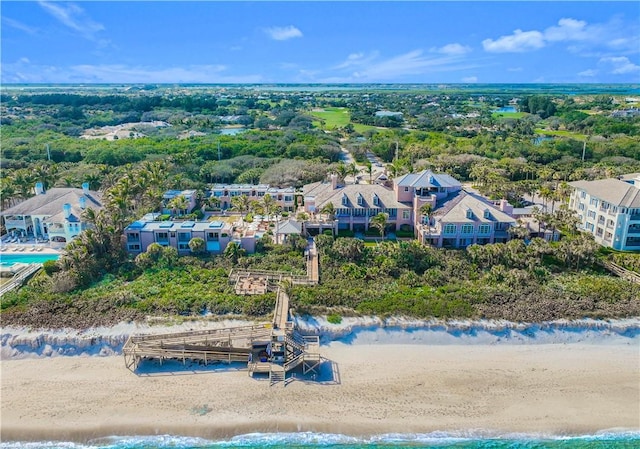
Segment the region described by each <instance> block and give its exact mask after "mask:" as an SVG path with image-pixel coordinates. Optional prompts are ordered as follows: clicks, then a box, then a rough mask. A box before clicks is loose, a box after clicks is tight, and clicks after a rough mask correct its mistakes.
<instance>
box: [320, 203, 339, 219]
mask: <svg viewBox="0 0 640 449" xmlns="http://www.w3.org/2000/svg"><path fill="white" fill-rule="evenodd" d="M320 213H322V214H326V215H328V216H329V220H331V221H333V220H335V218H336V207H335V206H334V205H333V203H327V204H325V205H324V206H322V209H320Z"/></svg>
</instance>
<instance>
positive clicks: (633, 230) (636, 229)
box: [627, 225, 640, 234]
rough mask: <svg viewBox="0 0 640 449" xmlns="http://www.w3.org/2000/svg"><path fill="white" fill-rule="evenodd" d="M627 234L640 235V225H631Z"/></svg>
mask: <svg viewBox="0 0 640 449" xmlns="http://www.w3.org/2000/svg"><path fill="white" fill-rule="evenodd" d="M627 232H628V233H629V234H640V225H631V226H629V230H628V231H627Z"/></svg>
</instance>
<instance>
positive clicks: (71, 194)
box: [2, 188, 103, 217]
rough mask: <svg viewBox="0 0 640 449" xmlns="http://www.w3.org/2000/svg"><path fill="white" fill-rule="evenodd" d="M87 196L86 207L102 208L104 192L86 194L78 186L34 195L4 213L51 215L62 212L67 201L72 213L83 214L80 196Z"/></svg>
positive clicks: (54, 189)
mask: <svg viewBox="0 0 640 449" xmlns="http://www.w3.org/2000/svg"><path fill="white" fill-rule="evenodd" d="M81 197H85V201H86V207H87V208H91V209H95V210H100V209H102V207H103V205H102V193H100V192H95V191H93V190H91V191H89V194H88V195H85V193H84V191H83V190H82V189H76V188H53V189H49V190H47V191H46V192H45V193H43V194H40V195H36V196H33V197H31V198H29V199H27V200H25V201H23V202H21V203H20V204H16V205H15V206H13V207H10V208H8V209H5V210H3V211H2V215H51V216H55V215H58V214H60V213H62V206H63V205H64V204H65V203H69V204H71V213H72V214H73V215H75V216H77V217H79V216H80V215H81V214H82V209H81V208H80V198H81Z"/></svg>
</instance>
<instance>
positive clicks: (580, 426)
mask: <svg viewBox="0 0 640 449" xmlns="http://www.w3.org/2000/svg"><path fill="white" fill-rule="evenodd" d="M321 349H322V354H323V355H324V356H325V357H326V358H328V359H330V360H332V361H333V362H335V366H336V371H337V373H338V375H336V377H335V378H334V379H333V382H328V383H326V384H318V383H311V382H309V383H303V382H301V381H294V382H291V383H289V384H288V385H287V386H286V387H283V386H282V384H279V385H275V386H271V387H270V386H269V384H268V381H265V380H254V379H252V378H250V377H248V375H247V372H246V371H235V370H233V371H232V370H225V371H206V372H203V373H198V374H185V373H178V372H173V373H168V372H162V371H158V372H155V373H152V374H153V375H144V376H141V375H136V374H134V373H132V372H130V371H128V370H127V369H126V368H125V366H124V361H123V358H122V357H121V356H110V357H52V358H39V359H22V360H3V361H2V362H0V369H1V374H2V381H1V383H2V396H1V412H2V414H1V427H0V429H1V432H2V433H1V436H2V440H3V441H7V440H49V439H57V440H76V441H83V440H88V439H92V438H98V437H102V436H109V435H156V434H173V435H190V436H200V437H205V438H224V437H229V436H232V435H237V434H244V433H250V432H276V431H278V432H295V431H314V432H327V433H341V434H348V435H371V434H381V433H390V432H402V433H414V432H415V433H425V432H431V431H436V430H443V431H458V430H469V431H471V430H478V429H483V430H486V431H490V432H497V433H500V434H504V433H511V432H525V433H536V434H537V433H544V434H588V433H594V432H596V431H599V430H604V429H613V428H616V429H620V428H625V429H634V430H637V429H640V377H639V372H640V352H639V348H638V347H637V345H635V344H632V345H589V344H554V345H551V344H548V345H547V344H542V345H503V346H489V345H440V346H428V345H392V344H380V345H368V344H358V345H347V344H344V343H337V342H333V343H332V344H330V345H329V346H323V347H322V348H321Z"/></svg>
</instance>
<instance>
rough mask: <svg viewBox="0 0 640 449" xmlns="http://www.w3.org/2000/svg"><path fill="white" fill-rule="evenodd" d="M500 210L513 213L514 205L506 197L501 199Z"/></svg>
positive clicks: (509, 213)
mask: <svg viewBox="0 0 640 449" xmlns="http://www.w3.org/2000/svg"><path fill="white" fill-rule="evenodd" d="M500 210H501V211H502V212H504V213H505V214H507V215H511V214H513V206H512V205H511V204H509V201H507V200H506V199H504V198H502V199H501V200H500Z"/></svg>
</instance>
